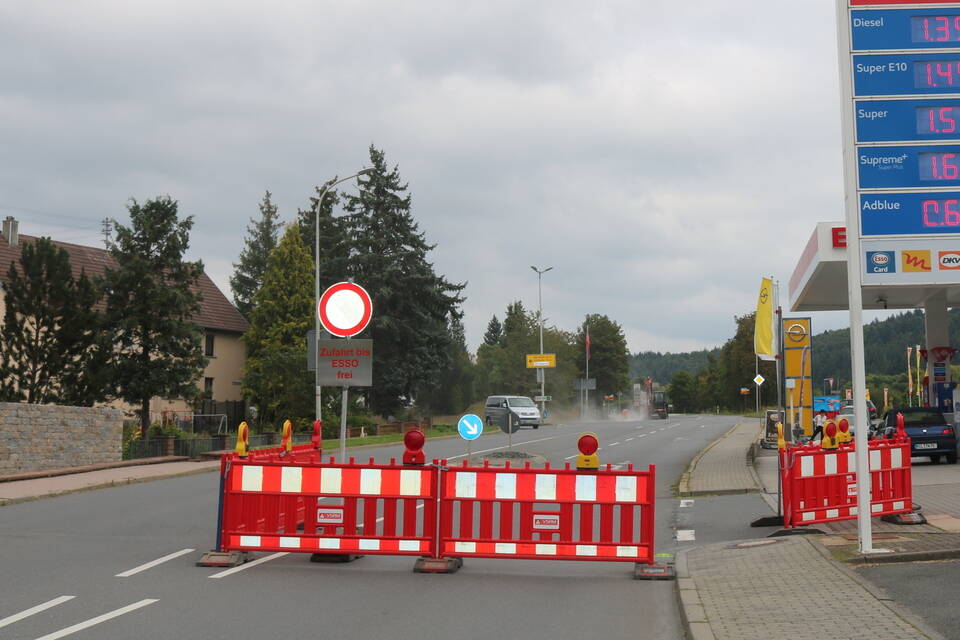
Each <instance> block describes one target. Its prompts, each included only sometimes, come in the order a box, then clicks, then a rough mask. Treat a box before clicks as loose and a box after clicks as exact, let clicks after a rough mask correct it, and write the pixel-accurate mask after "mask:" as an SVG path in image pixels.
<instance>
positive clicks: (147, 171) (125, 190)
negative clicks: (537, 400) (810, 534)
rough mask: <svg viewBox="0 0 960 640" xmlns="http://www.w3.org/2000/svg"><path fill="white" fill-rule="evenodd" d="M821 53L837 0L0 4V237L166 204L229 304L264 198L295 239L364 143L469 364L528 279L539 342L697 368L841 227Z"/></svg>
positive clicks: (80, 232)
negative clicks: (824, 231) (460, 327)
mask: <svg viewBox="0 0 960 640" xmlns="http://www.w3.org/2000/svg"><path fill="white" fill-rule="evenodd" d="M835 40H836V27H835V18H834V3H833V2H832V1H831V0H810V1H807V2H802V3H797V2H795V1H789V2H788V1H786V0H727V1H725V2H722V3H721V2H715V1H713V0H692V1H689V2H677V1H676V0H643V1H642V2H637V1H636V0H627V1H623V2H620V1H609V2H604V1H598V2H582V1H580V2H566V1H557V0H551V1H550V2H523V1H518V0H509V1H498V0H484V1H482V2H480V1H475V2H474V1H460V0H457V1H451V0H442V1H435V2H428V1H415V0H411V1H409V2H399V3H398V2H383V1H377V2H374V1H362V0H351V1H350V2H324V1H319V0H315V1H309V2H306V1H305V2H283V1H274V2H270V3H251V2H244V1H242V0H233V1H231V2H222V3H220V2H196V1H192V2H180V1H176V0H163V1H162V2H153V1H150V0H138V1H137V2H121V1H120V0H116V1H114V2H86V1H82V0H64V1H61V2H57V1H49V2H7V3H3V4H2V5H0V140H2V144H0V158H2V162H3V171H2V172H0V215H2V216H6V215H13V216H15V217H17V218H18V219H19V220H20V221H21V227H20V228H21V232H22V233H25V234H29V235H51V236H52V237H53V238H54V239H57V240H63V241H68V242H75V243H79V244H87V245H93V246H101V245H102V235H101V233H100V228H101V220H102V219H103V218H105V217H113V218H116V219H118V220H119V221H121V222H123V223H126V222H127V221H128V219H127V217H126V209H125V203H126V201H127V200H128V198H130V197H134V198H137V199H138V200H143V199H146V198H150V197H155V196H157V195H161V194H169V195H171V196H172V197H174V198H176V199H177V200H179V201H180V204H181V211H182V212H183V213H185V214H189V215H192V216H194V219H195V225H194V232H193V235H192V246H191V253H190V257H191V258H201V259H202V260H203V261H204V263H205V265H206V269H207V272H208V273H209V274H210V275H211V277H212V278H213V279H214V280H215V281H216V282H217V283H218V284H219V285H220V286H221V288H222V289H223V290H224V291H225V292H227V293H228V296H229V295H230V293H229V284H228V278H229V276H230V274H231V273H232V270H233V266H232V264H233V262H235V261H236V260H237V255H238V253H239V251H240V249H241V247H242V245H243V240H244V237H245V233H246V227H247V225H248V223H249V220H250V218H251V217H256V216H257V215H258V210H257V203H258V202H259V200H260V199H261V197H262V195H263V192H264V190H265V189H269V190H270V191H272V192H273V194H274V201H275V202H276V203H277V204H278V205H279V207H280V214H281V216H282V217H283V218H284V219H286V220H289V219H292V218H293V217H294V216H295V213H296V210H297V207H301V206H305V205H306V203H307V199H308V197H309V196H310V195H311V193H312V192H313V188H314V186H315V185H317V184H319V183H321V182H322V181H325V180H326V179H328V178H330V177H332V176H334V175H340V176H344V175H349V174H350V173H353V172H355V171H356V170H358V169H360V168H362V167H363V166H364V165H365V162H366V160H367V157H368V156H367V149H368V147H369V145H370V144H374V145H376V146H377V147H378V148H381V149H383V150H384V151H385V152H386V155H387V160H388V162H389V163H390V164H391V165H394V164H395V165H398V166H399V170H400V174H401V176H402V177H403V179H405V180H407V181H408V182H409V185H410V191H411V193H412V195H413V212H414V215H415V217H416V218H417V220H418V221H419V223H420V228H421V230H422V231H424V232H425V234H426V236H427V239H428V240H429V241H430V242H433V243H436V245H437V247H436V249H435V250H434V252H433V254H432V256H431V257H432V259H433V260H434V264H435V267H436V269H437V271H438V272H440V273H443V274H444V275H445V276H446V277H447V278H448V279H450V280H453V281H458V282H467V283H468V286H467V289H466V294H467V301H466V304H465V306H464V311H465V314H466V316H465V324H466V328H467V338H468V342H469V343H470V345H471V346H472V347H475V346H476V345H477V344H478V343H479V342H480V340H481V337H482V334H483V331H484V328H485V327H486V324H487V322H488V321H489V319H490V317H491V316H492V315H493V314H497V315H498V316H499V317H501V318H502V317H503V311H504V309H505V308H506V306H507V304H508V303H510V302H512V301H514V300H521V301H523V303H524V305H525V306H527V307H528V308H531V309H533V308H536V305H537V276H536V274H535V273H534V272H533V271H531V269H530V266H531V265H537V266H540V267H547V266H552V267H553V270H552V271H551V272H549V273H548V274H546V275H545V276H544V278H543V304H544V315H545V316H546V318H547V324H552V325H557V326H560V327H562V328H565V329H573V328H575V327H576V326H577V325H578V323H580V322H582V319H583V317H584V315H585V314H588V313H602V314H606V315H608V316H609V317H610V318H612V319H613V320H615V321H617V322H619V323H620V324H621V325H622V326H623V329H624V331H625V333H626V336H627V340H628V344H629V347H630V349H631V350H632V351H634V352H636V351H641V350H648V349H651V350H660V351H665V350H670V351H682V350H688V349H692V348H701V347H712V346H715V345H717V344H721V343H722V342H724V341H725V340H726V339H727V338H729V337H730V336H731V335H732V332H733V328H734V323H733V316H734V315H742V314H744V313H748V312H750V311H751V310H752V308H753V306H754V305H755V304H756V295H757V290H758V286H759V279H760V277H761V276H763V275H773V276H774V277H775V278H777V279H779V280H780V281H781V283H783V289H784V295H783V297H784V304H786V300H785V298H786V293H785V291H786V283H787V281H788V280H789V277H790V273H791V271H792V269H793V266H794V264H795V263H796V261H797V259H798V257H799V255H800V252H801V250H802V248H803V246H804V244H805V243H806V241H807V239H808V237H809V236H810V234H811V232H812V231H813V227H814V224H815V223H816V222H817V221H822V220H835V219H841V218H842V215H843V214H842V209H841V206H842V189H843V186H842V179H841V149H840V129H839V122H840V116H839V97H838V89H837V54H836V42H835ZM846 324H847V316H846V313H844V312H833V313H824V314H814V329H815V330H816V331H819V330H822V329H826V328H836V327H839V326H845V325H846Z"/></svg>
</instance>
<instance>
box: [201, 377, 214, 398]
mask: <svg viewBox="0 0 960 640" xmlns="http://www.w3.org/2000/svg"><path fill="white" fill-rule="evenodd" d="M203 395H204V397H206V398H207V399H208V400H211V399H213V378H204V379H203Z"/></svg>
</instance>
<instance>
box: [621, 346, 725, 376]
mask: <svg viewBox="0 0 960 640" xmlns="http://www.w3.org/2000/svg"><path fill="white" fill-rule="evenodd" d="M719 353H720V347H716V348H714V349H701V350H700V351H688V352H686V353H669V352H668V353H660V352H658V351H642V352H640V353H637V354H635V355H632V356H630V376H631V377H632V378H634V379H636V378H646V377H648V376H649V377H651V378H653V379H654V381H656V382H659V383H660V384H664V385H665V384H669V383H670V380H671V379H672V378H673V374H675V373H676V372H678V371H687V372H688V373H696V372H697V371H700V370H701V369H703V368H704V367H706V366H707V357H708V356H711V355H712V356H714V357H717V356H718V355H719Z"/></svg>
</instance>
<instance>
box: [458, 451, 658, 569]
mask: <svg viewBox="0 0 960 640" xmlns="http://www.w3.org/2000/svg"><path fill="white" fill-rule="evenodd" d="M440 483H441V505H440V545H441V547H440V552H441V554H442V555H444V556H454V557H463V556H474V557H484V558H525V559H546V560H615V561H616V560H619V561H631V562H640V563H650V562H652V561H653V555H654V549H653V537H654V536H653V531H654V501H655V496H654V487H655V469H654V467H653V466H651V467H650V470H649V471H634V470H633V468H632V466H631V467H630V468H629V469H627V470H626V471H619V470H617V471H614V470H601V471H596V472H592V473H584V472H582V471H578V470H576V469H569V468H567V469H551V468H550V467H549V465H548V466H547V467H545V468H543V469H532V468H530V466H529V464H528V465H527V466H525V467H523V468H510V467H509V466H508V467H505V468H498V467H490V466H488V465H485V466H483V467H467V466H466V463H464V466H462V467H453V468H450V469H449V470H446V471H445V472H444V473H443V474H442V477H441V480H440Z"/></svg>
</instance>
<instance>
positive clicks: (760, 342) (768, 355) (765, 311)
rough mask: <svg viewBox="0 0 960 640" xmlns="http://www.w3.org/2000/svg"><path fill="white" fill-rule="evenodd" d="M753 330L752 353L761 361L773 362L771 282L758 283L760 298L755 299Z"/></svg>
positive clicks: (766, 280)
mask: <svg viewBox="0 0 960 640" xmlns="http://www.w3.org/2000/svg"><path fill="white" fill-rule="evenodd" d="M756 322H757V324H756V326H755V327H754V330H753V352H754V353H756V354H757V357H758V358H760V359H761V360H775V359H776V352H775V351H774V350H773V280H771V279H770V278H763V279H762V280H761V281H760V296H759V297H758V298H757V319H756Z"/></svg>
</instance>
